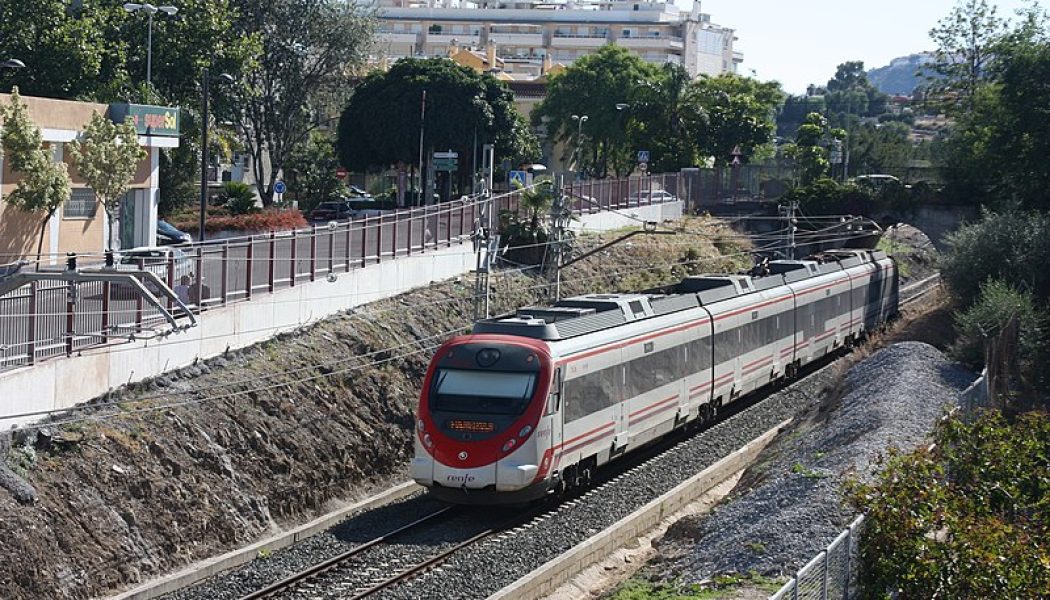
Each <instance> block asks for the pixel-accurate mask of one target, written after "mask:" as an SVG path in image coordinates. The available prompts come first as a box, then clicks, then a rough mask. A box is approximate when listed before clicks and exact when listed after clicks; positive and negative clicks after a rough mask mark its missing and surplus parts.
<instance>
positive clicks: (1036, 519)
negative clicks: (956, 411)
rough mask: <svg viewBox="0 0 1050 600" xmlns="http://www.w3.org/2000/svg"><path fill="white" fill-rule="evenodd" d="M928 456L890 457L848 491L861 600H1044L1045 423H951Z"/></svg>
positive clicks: (1048, 434)
mask: <svg viewBox="0 0 1050 600" xmlns="http://www.w3.org/2000/svg"><path fill="white" fill-rule="evenodd" d="M934 441H935V442H936V444H935V445H934V446H933V447H932V449H920V450H916V451H914V452H911V453H910V454H903V455H900V454H893V455H891V456H890V458H889V459H888V461H886V463H885V469H884V470H883V471H882V472H881V473H880V474H878V475H877V478H876V480H875V482H874V483H872V484H858V483H855V482H854V483H852V484H851V485H850V486H849V487H850V497H851V501H852V502H853V503H854V504H855V506H857V507H858V508H859V509H861V510H863V511H865V512H866V513H867V515H868V520H867V522H866V525H865V528H864V532H863V534H862V536H861V546H860V559H861V562H862V567H861V569H860V572H861V578H862V586H861V588H862V592H863V595H864V596H865V597H868V598H884V597H887V594H889V595H893V596H894V597H900V598H931V597H938V598H1046V597H1050V569H1047V565H1048V564H1050V502H1048V500H1047V498H1048V495H1047V481H1050V460H1048V459H1047V448H1048V447H1050V418H1048V416H1047V415H1046V414H1042V413H1030V414H1028V415H1023V416H1021V417H1020V418H1018V419H1017V421H1016V422H1014V423H1012V424H1011V423H1007V422H1006V420H1005V419H1004V418H1003V417H1002V416H1000V415H998V414H997V413H992V412H987V413H982V414H981V415H979V416H978V417H977V418H976V419H975V420H974V421H973V422H972V423H969V424H968V423H966V422H963V421H960V420H956V419H949V420H946V421H943V422H942V423H940V424H939V425H938V427H937V429H936V431H935V432H934Z"/></svg>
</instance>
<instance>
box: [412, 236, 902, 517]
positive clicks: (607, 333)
mask: <svg viewBox="0 0 1050 600" xmlns="http://www.w3.org/2000/svg"><path fill="white" fill-rule="evenodd" d="M768 266H769V273H768V274H766V275H763V276H761V277H751V276H748V275H707V276H701V277H690V278H687V279H685V280H684V281H682V282H681V283H680V284H678V285H677V286H676V288H675V290H674V293H672V294H659V295H653V294H592V295H587V296H580V297H576V298H570V299H568V300H564V301H561V302H558V303H556V304H555V305H554V306H552V307H528V308H523V309H520V310H518V311H517V313H516V314H514V315H511V316H505V317H500V318H496V319H490V320H485V321H479V322H478V323H476V324H475V326H474V329H473V332H472V334H471V335H466V336H461V337H456V338H454V339H451V340H449V341H448V342H446V343H445V344H444V345H442V346H441V348H440V349H439V350H438V351H437V354H436V355H435V356H434V358H433V359H432V361H431V363H430V366H429V368H428V370H427V374H426V379H425V380H424V383H423V390H422V394H421V397H420V402H419V408H418V411H417V419H416V439H415V447H416V448H415V458H414V459H413V461H412V466H411V471H412V477H413V479H415V480H416V481H417V482H418V483H420V484H421V485H424V486H426V487H428V488H430V490H431V492H432V493H433V494H434V495H435V496H437V497H438V498H440V499H442V500H445V501H449V502H454V503H468V504H490V503H491V504H496V503H519V502H526V501H529V500H534V499H537V498H541V497H543V496H544V495H546V494H548V493H550V492H552V491H557V490H559V489H565V488H567V487H572V486H574V485H579V484H582V483H586V482H587V481H588V480H589V479H590V478H591V476H592V475H593V474H594V472H595V470H596V469H597V468H598V467H599V466H601V465H602V464H604V463H606V462H608V461H610V460H613V459H614V458H616V457H618V456H622V455H623V454H625V453H628V452H631V451H632V450H634V449H637V448H639V447H640V446H642V445H644V444H646V443H649V442H651V441H653V440H656V439H658V438H660V437H662V436H664V435H667V434H668V433H669V432H671V431H673V430H675V429H677V428H680V427H684V426H687V425H690V424H699V423H703V422H706V421H707V420H710V419H712V418H714V417H715V415H716V414H717V412H718V410H719V408H720V407H722V406H724V405H726V404H728V403H730V402H733V401H734V400H736V399H737V398H739V397H740V396H741V395H743V394H747V393H749V392H751V391H753V390H755V389H758V388H760V387H763V386H765V385H767V384H770V383H772V382H775V381H778V380H780V379H783V378H789V377H791V376H793V375H794V373H795V372H796V371H797V369H798V368H799V367H801V366H803V365H805V364H807V363H809V362H812V361H814V360H817V359H819V358H821V357H823V356H824V355H826V354H828V353H829V352H832V351H833V350H834V349H836V348H839V347H841V346H844V345H850V344H852V343H853V342H854V341H856V340H857V339H858V338H859V337H860V336H862V335H864V334H865V333H866V332H867V331H869V330H870V329H872V328H875V327H877V326H879V325H881V324H882V323H884V322H886V321H887V320H888V319H890V318H892V317H893V316H895V315H896V314H897V311H898V300H899V298H898V296H899V293H898V292H899V283H898V276H897V270H896V267H895V264H894V262H893V261H892V259H890V258H889V257H887V256H886V255H885V254H884V253H882V252H877V251H868V250H839V251H832V252H827V253H824V254H822V255H821V256H820V259H819V260H803V261H774V262H771V263H769V264H768Z"/></svg>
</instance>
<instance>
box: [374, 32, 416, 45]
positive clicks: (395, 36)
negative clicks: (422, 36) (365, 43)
mask: <svg viewBox="0 0 1050 600" xmlns="http://www.w3.org/2000/svg"><path fill="white" fill-rule="evenodd" d="M418 35H419V34H418V33H412V32H408V31H399V32H394V31H380V32H379V36H378V37H379V41H380V42H381V43H382V42H386V43H388V44H415V43H416V37H417V36H418Z"/></svg>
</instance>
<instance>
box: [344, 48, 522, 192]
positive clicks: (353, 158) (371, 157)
mask: <svg viewBox="0 0 1050 600" xmlns="http://www.w3.org/2000/svg"><path fill="white" fill-rule="evenodd" d="M424 90H425V91H426V134H425V144H426V146H427V148H428V149H431V150H455V151H457V152H459V155H460V157H461V162H460V166H461V173H463V174H465V175H467V176H468V177H469V170H468V168H465V167H468V166H469V165H470V163H468V162H465V161H464V159H466V158H468V157H469V156H470V154H471V152H472V151H473V144H474V141H475V138H474V132H475V129H476V131H477V140H478V143H479V144H480V143H483V142H492V141H495V145H496V160H497V162H498V161H502V160H510V161H511V162H513V163H521V162H531V161H533V160H535V159H536V158H538V156H539V143H538V142H537V141H536V138H535V136H533V135H532V133H531V131H530V130H529V128H528V125H527V123H526V122H525V120H524V118H523V117H522V116H521V114H520V113H518V111H517V110H516V109H515V108H514V95H513V94H512V93H511V91H510V90H509V89H508V88H507V87H506V86H505V85H504V84H503V83H502V82H500V81H499V80H497V79H496V78H494V77H492V76H491V75H489V74H479V73H477V72H475V71H474V70H473V69H470V68H468V67H464V66H461V65H458V64H456V63H455V62H453V61H450V60H447V59H443V58H433V59H427V60H417V59H406V60H399V61H398V62H397V63H395V64H394V66H393V67H391V69H390V70H389V71H386V72H375V73H372V74H371V75H369V76H368V77H366V78H365V79H364V81H363V82H361V83H360V85H358V86H357V88H356V90H355V92H354V95H353V97H351V98H350V102H349V103H348V104H347V105H346V108H345V109H344V110H343V114H342V117H341V118H340V120H339V133H338V138H337V141H336V151H337V154H338V156H339V160H340V161H341V162H342V164H343V165H345V166H346V167H348V168H350V169H353V170H357V171H364V170H367V169H371V168H377V167H378V168H386V167H389V166H390V165H394V164H401V165H414V164H416V163H417V162H418V160H419V129H420V117H421V108H422V98H423V91H424ZM377 115H382V118H377Z"/></svg>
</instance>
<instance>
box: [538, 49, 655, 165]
mask: <svg viewBox="0 0 1050 600" xmlns="http://www.w3.org/2000/svg"><path fill="white" fill-rule="evenodd" d="M657 80H658V71H657V69H656V67H654V66H653V65H651V64H649V63H647V62H645V61H644V60H642V59H641V58H640V57H639V56H637V55H636V54H634V53H632V52H631V51H630V50H628V49H626V48H623V47H622V46H616V45H606V46H603V47H602V48H601V49H600V50H599V51H598V52H596V53H594V54H591V55H588V56H585V57H583V58H581V59H580V60H578V61H576V62H574V63H573V64H572V65H571V66H570V67H569V68H567V69H565V70H564V71H563V72H561V73H558V74H556V75H554V76H552V77H551V78H550V81H549V82H548V84H547V97H546V98H545V99H544V100H543V102H541V103H540V104H539V105H538V106H537V107H536V108H535V110H533V112H532V119H533V124H535V125H539V124H541V123H546V125H547V131H548V132H549V133H548V135H549V136H550V138H551V139H552V140H554V141H557V142H569V141H570V140H571V141H576V136H577V132H578V125H577V123H576V121H574V120H573V119H572V115H586V116H587V122H586V123H585V124H584V126H583V130H582V131H583V140H582V141H581V146H582V148H583V160H582V162H583V164H584V170H586V171H588V172H589V173H590V174H591V175H593V176H595V177H599V178H601V177H606V176H607V175H608V174H609V172H610V170H615V171H617V174H623V172H622V171H619V169H616V168H614V167H616V166H619V167H620V168H625V167H626V165H624V164H623V163H621V164H619V165H614V164H613V163H614V160H615V159H616V157H617V156H620V157H622V156H625V155H626V154H628V153H629V151H630V148H629V144H628V138H627V135H626V133H625V128H624V122H623V115H622V114H621V111H619V110H617V108H616V105H617V104H630V102H631V100H632V99H633V97H632V94H633V93H634V90H635V89H636V88H637V87H638V86H639V82H648V83H653V84H654V85H655V84H656V82H657ZM575 146H576V145H575V144H570V145H569V148H568V151H570V152H572V151H574V150H575ZM627 164H631V165H633V161H630V162H628V163H627Z"/></svg>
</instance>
